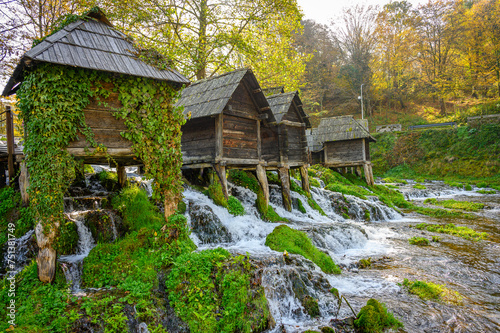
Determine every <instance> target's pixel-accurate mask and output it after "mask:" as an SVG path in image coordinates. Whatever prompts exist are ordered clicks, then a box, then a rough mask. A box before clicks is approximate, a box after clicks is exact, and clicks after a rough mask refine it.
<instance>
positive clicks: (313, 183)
mask: <svg viewBox="0 0 500 333" xmlns="http://www.w3.org/2000/svg"><path fill="white" fill-rule="evenodd" d="M309 185H311V186H314V187H321V184H320V183H319V180H317V179H316V178H314V177H309Z"/></svg>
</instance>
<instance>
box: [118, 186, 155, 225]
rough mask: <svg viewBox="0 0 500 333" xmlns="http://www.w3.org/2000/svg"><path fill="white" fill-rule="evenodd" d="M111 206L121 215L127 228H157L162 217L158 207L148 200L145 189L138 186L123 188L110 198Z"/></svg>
mask: <svg viewBox="0 0 500 333" xmlns="http://www.w3.org/2000/svg"><path fill="white" fill-rule="evenodd" d="M112 205H113V208H114V209H116V210H117V211H119V212H120V213H121V214H122V216H123V223H124V225H125V227H126V228H127V229H129V230H135V231H138V230H139V229H141V228H143V227H149V228H154V229H157V230H159V229H160V228H161V227H162V226H163V224H164V221H165V220H164V218H163V217H162V216H161V214H160V213H159V212H158V208H157V207H156V206H155V205H154V204H153V203H152V202H151V201H149V198H148V195H147V193H146V191H144V190H143V189H141V188H139V187H138V186H130V187H126V188H124V189H123V190H122V191H121V192H120V194H119V195H117V196H115V197H114V198H113V200H112Z"/></svg>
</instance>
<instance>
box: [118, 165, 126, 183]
mask: <svg viewBox="0 0 500 333" xmlns="http://www.w3.org/2000/svg"><path fill="white" fill-rule="evenodd" d="M116 172H117V173H118V184H119V185H120V187H122V188H123V187H125V185H126V184H127V171H126V170H125V167H124V166H122V165H119V166H118V167H117V168H116Z"/></svg>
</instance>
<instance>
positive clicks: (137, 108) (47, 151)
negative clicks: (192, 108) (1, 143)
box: [17, 64, 185, 231]
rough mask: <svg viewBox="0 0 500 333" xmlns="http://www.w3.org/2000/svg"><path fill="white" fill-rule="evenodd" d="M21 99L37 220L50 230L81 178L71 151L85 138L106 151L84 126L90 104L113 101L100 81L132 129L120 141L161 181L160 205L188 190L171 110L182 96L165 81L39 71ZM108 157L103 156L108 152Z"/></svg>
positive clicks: (175, 113)
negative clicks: (184, 186) (128, 143)
mask: <svg viewBox="0 0 500 333" xmlns="http://www.w3.org/2000/svg"><path fill="white" fill-rule="evenodd" d="M25 74H26V75H25V79H24V81H23V83H22V85H21V87H20V89H19V91H18V93H17V96H18V100H19V102H18V107H19V109H20V110H21V116H22V119H23V121H24V124H25V130H26V133H27V137H26V140H25V148H24V152H25V156H26V164H27V167H28V169H29V171H30V187H29V195H30V201H31V205H32V207H33V208H34V209H33V210H34V214H35V216H34V217H35V219H36V220H37V221H38V222H41V223H42V225H43V226H44V230H45V231H49V230H51V228H53V227H54V226H56V227H57V226H58V225H60V223H61V222H62V220H63V218H64V215H63V209H64V204H63V196H64V193H65V192H66V190H67V188H68V186H69V185H70V184H71V182H72V180H73V179H74V177H75V166H76V162H75V160H74V158H73V157H72V156H71V155H70V154H69V153H68V152H67V150H66V147H67V146H68V144H69V143H70V142H72V141H73V140H75V139H76V138H77V134H78V133H82V134H83V135H84V137H85V138H86V140H87V141H88V142H89V143H90V144H91V146H92V147H96V148H101V149H100V150H101V151H102V150H103V149H102V148H103V147H102V145H97V143H96V142H95V140H94V136H93V132H92V130H91V129H90V128H89V127H88V126H87V124H86V123H85V116H84V109H85V108H86V107H87V105H88V104H89V102H90V99H91V98H92V97H94V98H96V99H99V98H100V97H106V96H109V94H110V93H111V92H112V91H109V90H106V89H105V88H104V87H103V85H102V82H113V83H114V88H110V89H112V90H113V91H115V92H118V98H119V100H120V102H121V103H122V104H123V107H121V108H119V109H117V110H113V114H114V115H115V117H117V118H120V119H124V121H125V124H126V126H127V128H128V130H126V131H124V132H122V133H121V134H122V136H123V137H124V138H126V139H128V140H130V141H132V143H133V149H134V152H135V154H136V156H137V157H139V158H140V159H141V160H142V161H143V163H144V165H145V174H146V177H148V178H154V179H155V188H154V189H155V191H154V194H153V195H154V198H155V199H163V200H169V201H175V202H177V200H178V199H179V198H180V193H181V191H182V187H181V175H180V168H181V166H182V154H181V145H180V140H181V126H182V124H184V122H185V120H184V117H183V115H182V109H181V108H175V107H173V99H174V98H176V97H177V95H178V92H176V91H175V89H174V88H173V87H172V86H171V85H170V84H169V83H167V82H163V81H156V80H153V79H147V78H137V77H131V76H125V75H113V74H110V73H105V72H97V71H91V70H87V69H81V68H72V67H67V66H60V65H54V64H40V65H38V66H37V67H36V68H35V69H34V70H31V71H30V72H27V73H25ZM104 151H105V149H104Z"/></svg>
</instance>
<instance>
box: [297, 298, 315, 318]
mask: <svg viewBox="0 0 500 333" xmlns="http://www.w3.org/2000/svg"><path fill="white" fill-rule="evenodd" d="M301 303H302V306H303V307H304V309H305V310H306V312H307V314H308V315H309V316H311V317H313V318H314V317H318V316H319V315H320V312H319V305H318V300H317V299H314V298H313V297H311V296H309V295H307V296H305V297H304V299H303V300H302V302H301Z"/></svg>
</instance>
